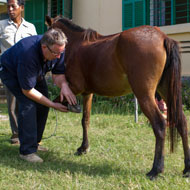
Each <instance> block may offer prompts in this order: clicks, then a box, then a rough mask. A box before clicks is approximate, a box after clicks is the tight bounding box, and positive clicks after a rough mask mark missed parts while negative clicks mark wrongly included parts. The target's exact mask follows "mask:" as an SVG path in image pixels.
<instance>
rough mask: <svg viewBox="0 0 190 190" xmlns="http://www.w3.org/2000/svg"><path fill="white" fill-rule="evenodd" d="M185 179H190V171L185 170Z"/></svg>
mask: <svg viewBox="0 0 190 190" xmlns="http://www.w3.org/2000/svg"><path fill="white" fill-rule="evenodd" d="M183 177H190V169H184V171H183Z"/></svg>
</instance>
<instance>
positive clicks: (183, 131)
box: [177, 113, 190, 177]
mask: <svg viewBox="0 0 190 190" xmlns="http://www.w3.org/2000/svg"><path fill="white" fill-rule="evenodd" d="M177 130H178V132H179V134H180V135H181V138H182V143H183V150H184V157H185V158H184V162H185V169H184V170H183V174H184V176H185V177H190V150H189V145H188V130H187V122H186V119H185V115H184V113H183V117H182V121H179V123H178V126H177Z"/></svg>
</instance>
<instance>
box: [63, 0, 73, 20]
mask: <svg viewBox="0 0 190 190" xmlns="http://www.w3.org/2000/svg"><path fill="white" fill-rule="evenodd" d="M63 10H64V11H63V15H64V16H65V17H67V18H69V19H72V0H63Z"/></svg>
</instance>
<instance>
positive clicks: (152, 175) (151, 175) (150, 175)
mask: <svg viewBox="0 0 190 190" xmlns="http://www.w3.org/2000/svg"><path fill="white" fill-rule="evenodd" d="M146 176H147V177H148V178H149V179H150V180H155V179H156V178H157V177H158V172H155V171H154V170H151V171H150V172H148V173H147V174H146Z"/></svg>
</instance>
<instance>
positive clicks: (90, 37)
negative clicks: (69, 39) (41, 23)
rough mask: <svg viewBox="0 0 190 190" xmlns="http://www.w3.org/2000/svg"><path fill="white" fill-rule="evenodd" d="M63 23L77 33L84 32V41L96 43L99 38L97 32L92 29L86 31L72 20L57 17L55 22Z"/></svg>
mask: <svg viewBox="0 0 190 190" xmlns="http://www.w3.org/2000/svg"><path fill="white" fill-rule="evenodd" d="M57 21H59V22H61V23H63V24H64V25H65V26H66V27H68V28H69V29H70V30H72V31H75V32H83V33H84V35H83V39H84V40H87V41H95V40H96V39H97V38H98V33H97V32H96V31H95V30H92V29H90V28H88V29H84V28H82V27H81V26H78V25H76V24H74V23H73V22H72V21H71V20H69V19H67V18H65V17H63V16H57V17H55V18H54V22H57Z"/></svg>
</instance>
